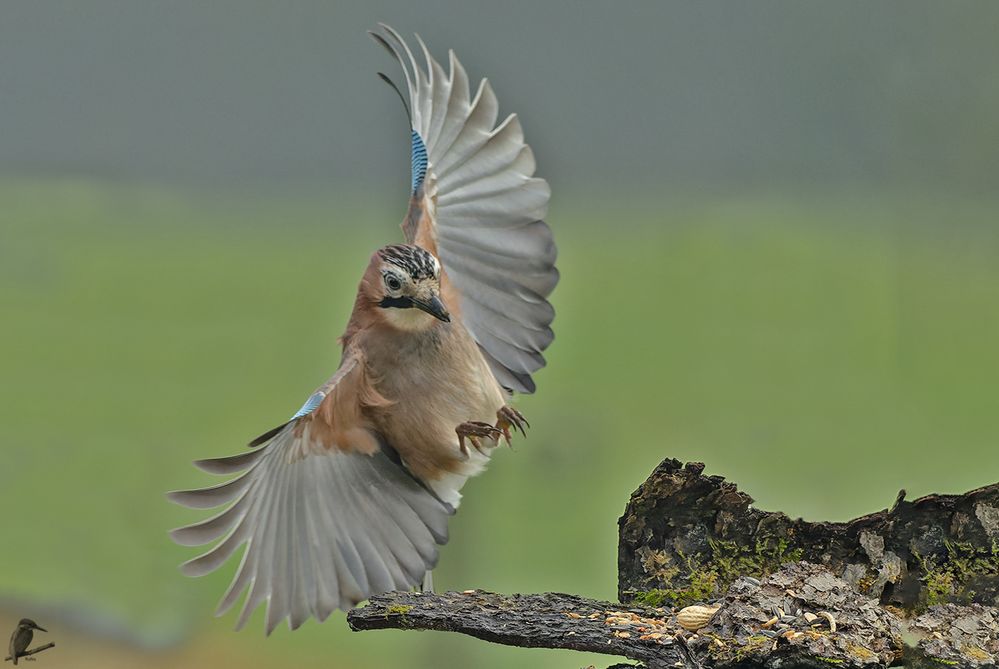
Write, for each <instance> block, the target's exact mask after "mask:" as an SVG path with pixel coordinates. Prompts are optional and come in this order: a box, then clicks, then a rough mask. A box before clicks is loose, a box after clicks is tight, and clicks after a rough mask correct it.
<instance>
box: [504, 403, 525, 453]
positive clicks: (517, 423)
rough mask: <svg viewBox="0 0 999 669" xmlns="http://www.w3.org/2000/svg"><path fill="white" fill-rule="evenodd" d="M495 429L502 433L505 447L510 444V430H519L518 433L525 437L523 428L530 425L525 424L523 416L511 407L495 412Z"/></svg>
mask: <svg viewBox="0 0 999 669" xmlns="http://www.w3.org/2000/svg"><path fill="white" fill-rule="evenodd" d="M496 419H497V420H496V427H497V428H499V429H500V430H501V431H502V433H503V438H504V439H506V443H507V445H509V444H510V428H511V427H512V428H514V429H516V430H520V433H521V434H522V435H524V436H525V437H526V436H527V431H526V430H525V429H524V428H525V427H531V424H530V423H528V422H527V419H526V418H524V414H522V413H520V412H519V411H517V410H516V409H514V408H513V407H511V406H505V407H503V408H502V409H500V410H499V411H497V412H496Z"/></svg>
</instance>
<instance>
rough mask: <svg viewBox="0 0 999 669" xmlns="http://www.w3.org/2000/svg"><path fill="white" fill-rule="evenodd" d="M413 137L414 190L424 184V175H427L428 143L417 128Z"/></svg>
mask: <svg viewBox="0 0 999 669" xmlns="http://www.w3.org/2000/svg"><path fill="white" fill-rule="evenodd" d="M412 137H413V156H412V158H413V192H414V193H416V190H417V189H418V188H419V187H420V186H421V185H422V184H423V179H424V177H426V176H427V145H426V144H424V143H423V138H422V137H420V135H419V133H418V132H416V131H415V130H414V131H413V133H412Z"/></svg>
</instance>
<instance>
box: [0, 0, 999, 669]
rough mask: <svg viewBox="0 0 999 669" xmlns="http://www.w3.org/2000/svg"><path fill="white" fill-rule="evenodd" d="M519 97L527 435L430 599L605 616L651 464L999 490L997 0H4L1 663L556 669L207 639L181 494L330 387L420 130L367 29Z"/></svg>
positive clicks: (499, 470) (354, 645) (882, 490)
mask: <svg viewBox="0 0 999 669" xmlns="http://www.w3.org/2000/svg"><path fill="white" fill-rule="evenodd" d="M378 21H386V22H388V23H390V24H391V25H393V26H394V27H395V28H397V29H398V30H399V31H400V32H401V33H403V34H404V35H407V36H408V35H410V34H412V33H413V32H419V33H420V34H421V35H422V37H423V38H424V39H425V40H426V42H427V44H428V45H429V47H430V50H431V51H432V52H433V53H434V54H435V55H436V56H437V57H438V58H439V59H445V58H446V55H447V49H448V48H453V49H454V50H455V51H456V52H457V54H458V55H459V57H460V59H461V61H462V62H463V63H464V65H465V66H466V68H467V70H468V72H469V75H470V78H471V79H472V80H473V81H477V80H478V78H480V77H482V76H488V77H489V78H490V80H491V81H492V83H493V85H494V88H495V90H496V93H497V95H498V97H499V101H500V107H501V113H503V112H513V111H516V112H517V113H518V114H519V115H520V117H521V120H522V123H523V127H524V130H525V133H526V137H527V140H528V142H529V143H530V144H531V145H532V147H533V148H534V152H535V154H536V157H537V159H538V166H539V167H538V170H539V172H538V173H539V175H541V176H544V177H545V178H547V179H548V180H549V181H550V183H551V185H552V190H553V201H552V208H551V211H550V215H549V218H548V222H549V223H550V225H551V226H552V229H553V230H554V232H555V237H556V240H557V242H558V244H559V249H560V255H559V269H560V270H561V272H562V282H561V284H560V285H559V287H558V289H557V290H556V291H555V294H554V296H553V303H554V305H555V307H556V311H557V314H558V315H557V318H556V321H555V324H554V329H555V331H556V336H557V338H556V340H555V342H554V343H553V345H552V347H551V348H550V349H549V351H548V353H547V354H546V355H547V357H548V360H549V366H548V367H547V368H546V369H545V370H543V371H541V372H540V373H539V374H538V375H537V377H536V379H537V382H538V387H539V391H538V393H537V394H536V395H533V396H530V397H522V398H519V399H518V407H519V408H520V409H521V410H523V411H524V413H525V414H526V415H527V416H528V418H529V419H530V421H531V424H532V426H533V427H532V430H531V431H530V435H529V438H528V439H527V440H526V441H517V442H515V444H514V446H515V447H514V449H513V450H512V452H509V451H507V450H506V449H502V450H501V451H500V452H498V453H497V454H496V457H494V458H493V463H492V464H491V465H490V469H489V471H488V472H486V473H485V474H484V475H483V476H481V477H478V478H476V479H474V480H472V481H470V482H469V484H468V485H467V486H466V488H465V491H464V492H465V493H466V494H465V499H464V502H463V504H462V507H461V510H460V512H459V513H458V514H457V515H456V516H455V518H454V519H453V521H452V524H451V536H452V540H451V542H450V543H449V544H448V545H447V546H445V547H444V548H443V549H442V552H441V561H440V564H439V567H438V568H437V570H436V571H435V582H436V584H437V586H438V588H440V589H458V590H463V589H467V588H476V587H480V588H485V589H492V590H496V591H502V592H532V591H544V590H556V591H566V592H574V593H578V594H582V595H586V596H591V597H597V598H604V599H613V598H614V597H615V596H616V580H615V579H616V520H617V517H618V516H619V515H620V513H621V511H622V510H623V507H624V504H625V502H626V501H627V499H628V496H629V494H630V493H631V491H632V490H634V489H635V488H636V487H637V486H638V485H639V483H640V482H641V481H642V480H643V479H644V478H645V477H646V476H647V475H648V473H649V472H650V471H651V470H652V469H653V468H654V467H655V466H656V465H657V464H658V463H659V462H660V461H661V460H662V459H663V458H665V457H677V458H680V459H682V460H699V461H704V462H706V463H707V471H708V472H709V473H711V474H720V475H724V476H726V477H728V478H729V479H731V480H734V481H736V482H738V483H739V484H740V486H741V488H742V489H744V490H746V491H747V492H749V493H750V494H751V495H753V496H754V497H755V498H756V499H757V502H758V505H759V506H760V507H761V508H766V509H781V510H784V511H786V512H787V513H789V514H791V515H794V516H797V515H801V516H804V517H806V518H810V519H834V520H835V519H847V518H850V517H853V516H857V515H861V514H863V513H868V512H871V511H874V510H877V509H880V508H884V507H885V506H887V505H888V504H890V503H891V502H892V501H893V500H894V498H895V494H896V491H897V490H898V489H900V488H906V489H907V490H909V493H910V497H916V496H918V495H921V494H927V493H930V492H962V491H965V490H967V489H970V488H974V487H977V486H980V485H984V484H987V483H992V482H994V481H996V480H997V479H999V455H997V453H999V394H997V393H996V379H997V378H999V347H997V342H999V308H997V307H999V263H997V262H996V258H997V257H999V198H997V193H999V190H997V188H999V74H997V73H999V41H997V39H996V36H997V35H999V4H997V3H995V2H992V1H991V0H990V1H987V2H984V1H983V2H938V1H922V0H905V1H897V2H894V1H893V2H869V1H867V0H865V1H859V0H858V1H845V0H840V1H838V2H811V1H803V0H785V1H780V2H778V1H772V0H766V1H759V0H758V1H754V2H738V3H737V2H716V1H708V0H690V1H682V2H681V1H674V0H671V1H664V0H654V1H653V0H648V1H635V2H617V3H598V2H590V1H585V2H526V1H517V2H503V3H499V2H495V3H473V2H458V1H451V2H445V1H443V0H434V1H430V2H421V3H414V2H403V1H402V0H392V1H389V0H376V1H372V2H367V3H354V4H349V5H348V4H345V3H332V2H318V1H315V2H309V1H299V2H280V3H279V2H261V1H259V0H244V1H241V2H235V1H231V0H225V1H212V2H193V1H186V0H185V1H173V2H148V1H147V2H136V1H125V0H103V1H101V0H94V1H81V0H72V1H69V0H66V1H62V2H59V1H54V0H35V1H33V2H28V1H25V2H19V1H16V0H0V449H2V453H3V456H4V460H3V467H2V468H0V508H2V509H3V510H4V512H3V514H2V516H0V517H2V520H0V533H2V536H3V537H4V539H3V541H2V542H0V638H5V637H3V636H2V635H4V634H7V633H8V630H10V629H12V627H13V624H14V622H15V621H16V620H17V619H18V618H20V617H22V616H28V617H33V618H34V619H35V620H36V621H37V622H39V623H40V624H41V625H42V626H43V627H46V628H47V629H49V630H50V632H49V634H48V635H47V636H46V635H42V634H39V640H40V642H44V641H49V640H51V641H55V642H56V643H57V646H56V647H55V648H54V649H52V650H50V651H47V652H46V653H45V654H44V655H40V656H38V658H39V662H38V666H39V667H41V666H42V665H43V664H44V665H45V666H46V667H48V666H51V667H54V668H57V667H74V669H79V668H81V667H82V668H88V667H101V668H102V669H107V668H109V667H111V668H114V667H134V666H139V665H141V666H145V667H154V668H155V667H164V668H165V667H175V666H186V667H216V666H225V667H229V666H240V667H242V668H243V669H256V668H257V667H260V668H264V667H276V666H290V665H292V664H294V666H296V667H299V668H304V669H309V668H311V667H316V668H319V667H322V669H333V668H338V667H356V666H361V667H398V666H407V667H428V668H429V667H438V666H474V667H483V668H487V669H488V668H496V669H499V668H500V667H510V666H532V667H542V668H551V669H555V668H560V669H561V668H563V667H573V666H584V665H586V664H590V663H594V664H595V665H596V666H607V665H608V664H610V663H611V661H610V660H609V659H600V658H595V657H590V656H582V655H572V654H571V653H558V652H546V651H527V650H522V649H508V648H502V647H499V646H493V645H489V644H486V643H484V642H480V641H476V640H473V639H468V638H463V637H458V636H457V635H446V634H414V633H409V632H378V633H364V634H352V633H350V632H349V631H348V630H347V627H346V625H345V623H344V621H343V617H342V615H340V614H337V615H334V616H332V617H331V619H330V620H328V621H327V622H326V623H325V624H323V625H318V624H316V623H314V622H309V623H307V624H306V625H305V626H304V627H303V628H302V629H300V630H298V631H296V632H294V633H291V632H289V631H288V630H287V629H285V628H280V629H278V630H277V631H276V632H275V633H274V634H273V635H272V636H271V637H270V638H264V636H263V634H262V628H263V623H262V620H261V616H260V614H259V613H258V614H257V615H256V616H255V617H254V618H253V620H252V621H251V623H250V625H249V629H247V630H245V631H243V632H241V633H239V634H235V633H233V632H232V631H231V628H232V626H233V624H234V618H235V616H234V615H232V614H230V615H227V616H226V617H224V618H223V619H221V620H217V619H214V618H213V617H212V610H213V607H214V604H215V602H216V601H217V598H218V597H220V596H221V594H222V592H223V591H224V589H225V587H226V585H227V582H228V579H229V577H230V576H231V574H232V570H233V568H234V567H233V565H229V566H227V567H225V568H223V569H221V570H220V571H219V572H218V573H215V574H212V575H210V576H208V577H205V578H203V579H198V580H192V579H186V578H184V577H182V576H181V575H180V574H179V572H178V570H177V568H176V567H177V565H178V564H179V563H180V562H181V561H183V560H185V559H188V558H190V557H192V556H193V555H194V554H195V553H194V551H192V550H191V549H188V548H183V547H179V546H176V545H173V544H171V543H170V541H169V540H168V538H167V534H166V532H167V530H168V529H169V528H171V527H176V526H179V525H182V524H187V523H189V522H192V521H193V520H195V519H199V518H200V517H201V515H202V514H197V513H192V512H189V511H186V510H183V509H179V508H176V507H172V506H170V505H168V504H167V503H166V501H165V499H164V492H165V491H166V490H169V489H177V488H190V487H196V486H198V485H201V484H211V483H215V482H216V481H215V479H211V478H209V477H207V476H205V475H203V474H199V473H197V472H196V471H195V470H194V469H193V468H192V467H191V466H190V461H191V460H193V459H195V458H203V457H210V456H221V455H226V454H231V453H236V452H239V450H240V449H241V448H243V447H244V444H245V443H246V442H247V441H248V440H249V439H251V438H253V437H254V436H256V435H257V434H259V433H260V432H262V431H263V430H265V429H267V428H269V427H271V426H273V425H275V424H278V423H279V422H281V421H283V420H284V419H286V417H287V416H288V415H290V414H291V413H292V412H294V411H295V410H296V409H297V408H298V407H299V406H300V405H301V403H302V402H303V401H304V399H305V398H306V397H307V396H308V395H309V393H310V392H311V391H312V389H313V388H315V387H316V386H317V385H318V384H320V383H322V382H323V381H324V380H325V379H326V378H327V377H328V376H329V374H330V373H331V372H332V371H333V370H334V369H335V367H336V364H337V361H338V358H339V354H338V350H337V346H336V343H335V339H336V336H337V335H339V334H340V332H341V331H342V328H343V326H344V323H345V322H346V320H347V315H348V313H349V310H350V307H351V303H352V300H353V296H354V291H355V286H356V285H357V281H358V278H359V276H360V273H361V271H362V270H363V267H364V265H365V263H366V260H367V258H368V257H369V256H370V254H371V252H372V250H373V249H374V248H377V247H378V246H380V245H382V244H385V243H388V242H393V241H397V240H399V239H400V235H399V232H398V228H397V225H398V222H399V221H400V220H401V218H402V215H403V212H404V209H405V206H406V202H407V195H408V193H407V188H408V184H409V174H408V171H409V132H408V128H407V124H406V122H405V118H404V115H403V111H402V107H401V105H400V104H399V101H398V100H397V99H396V97H395V94H394V93H393V92H392V91H391V90H390V89H389V88H388V87H387V86H385V85H384V84H383V83H381V82H380V81H379V80H378V78H377V77H376V75H375V73H376V72H377V71H378V70H383V71H385V72H386V73H388V74H389V75H391V76H393V77H395V78H397V79H398V78H399V77H398V75H399V73H398V71H397V70H396V69H395V66H394V64H393V61H392V60H391V59H390V58H389V57H388V55H387V54H386V53H384V52H383V51H382V50H381V49H380V48H379V47H377V46H376V45H375V44H374V43H373V42H372V41H371V40H370V39H369V38H368V37H367V35H366V31H367V30H368V29H369V28H372V27H373V26H374V25H375V24H376V22H378Z"/></svg>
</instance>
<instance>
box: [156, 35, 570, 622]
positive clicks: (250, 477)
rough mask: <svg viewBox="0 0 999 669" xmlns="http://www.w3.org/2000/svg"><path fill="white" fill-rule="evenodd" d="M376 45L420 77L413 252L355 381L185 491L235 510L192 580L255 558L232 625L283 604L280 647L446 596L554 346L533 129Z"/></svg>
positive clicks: (374, 265) (327, 386)
mask: <svg viewBox="0 0 999 669" xmlns="http://www.w3.org/2000/svg"><path fill="white" fill-rule="evenodd" d="M371 35H372V37H373V38H374V39H375V41H377V42H378V43H379V44H381V45H382V46H383V47H385V48H386V49H387V50H388V51H389V53H390V54H391V55H392V56H393V57H394V58H395V59H396V60H397V61H398V62H399V64H400V65H401V67H402V70H403V74H404V78H405V90H406V93H407V95H403V94H402V92H400V90H399V88H398V87H396V86H395V84H393V83H392V82H391V80H390V79H389V78H388V77H386V76H385V75H383V74H380V76H381V77H382V78H383V79H385V80H386V81H387V82H389V83H390V84H391V85H392V86H393V88H395V90H396V92H398V93H399V95H400V97H402V99H403V104H404V105H405V106H406V110H407V112H408V114H409V117H410V125H411V129H412V133H411V160H412V184H411V191H410V200H409V209H408V211H407V213H406V216H405V218H404V220H403V223H402V230H403V233H404V236H405V242H406V243H404V244H393V245H390V246H385V247H383V248H380V249H378V250H377V251H375V253H374V254H373V255H372V256H371V259H370V262H369V263H368V267H367V269H366V270H365V271H364V274H363V276H362V277H361V282H360V285H359V286H358V289H357V297H356V299H355V302H354V307H353V311H352V313H351V315H350V320H349V321H348V323H347V328H346V331H345V332H344V334H343V336H342V337H341V338H340V343H341V345H342V349H343V352H342V357H341V360H340V366H339V368H338V369H337V371H336V373H335V374H333V376H332V377H331V378H330V379H329V380H328V381H327V382H326V383H324V384H323V385H322V386H321V387H320V388H319V389H318V390H316V392H315V393H313V394H312V395H311V396H310V397H309V398H308V400H307V401H306V402H305V404H304V405H303V406H302V408H301V409H299V411H298V412H297V413H295V415H294V416H292V417H291V419H290V420H289V421H288V422H286V423H284V424H283V425H280V426H278V427H276V428H274V429H272V430H270V431H268V432H266V433H264V434H262V435H261V436H259V437H257V438H256V439H254V440H253V441H252V442H251V443H250V447H251V449H250V450H248V451H246V452H244V453H241V454H239V455H234V456H230V457H222V458H213V459H207V460H199V461H197V462H196V463H195V465H196V466H197V467H199V468H200V469H202V470H204V471H207V472H209V473H212V474H218V475H225V476H234V478H232V479H231V480H229V481H227V482H224V483H221V484H219V485H216V486H213V487H209V488H203V489H199V490H187V491H178V492H173V493H170V495H169V496H170V498H171V499H172V500H173V501H174V502H177V503H179V504H182V505H184V506H188V507H191V508H196V509H209V508H215V507H223V506H224V507H225V508H224V509H223V510H222V511H221V512H220V513H217V514H216V515H214V516H212V517H210V518H208V519H207V520H204V521H201V522H198V523H195V524H193V525H188V526H186V527H182V528H179V529H176V530H174V531H173V532H172V533H171V535H172V537H173V539H174V540H175V541H177V542H178V543H180V544H183V545H192V546H193V545H203V544H210V543H213V542H217V543H215V545H214V546H213V547H212V548H211V549H210V550H208V551H207V552H206V553H204V554H203V555H200V556H199V557H196V558H194V559H192V560H189V561H188V562H186V563H184V564H183V565H182V567H181V568H182V570H183V572H184V573H186V574H188V575H190V576H201V575H204V574H207V573H209V572H211V571H214V570H215V569H217V568H218V567H220V566H221V565H222V564H223V563H224V562H226V561H227V560H228V559H229V558H230V557H231V556H232V555H233V553H235V552H236V551H237V550H238V549H239V548H240V547H241V546H243V545H245V546H246V548H245V550H244V551H243V555H242V559H241V560H240V563H239V566H238V567H237V569H236V574H235V576H234V578H233V580H232V583H231V584H230V586H229V588H228V590H227V591H226V593H225V594H224V595H223V597H222V601H221V602H220V603H219V606H218V610H217V614H218V615H222V614H223V613H225V612H226V611H228V610H229V609H230V608H231V607H232V606H233V605H234V604H235V603H236V601H237V600H238V599H239V597H240V595H241V594H242V593H243V592H244V591H246V593H247V594H246V597H245V600H244V603H243V606H242V611H241V614H240V616H239V620H238V623H237V629H239V628H241V627H242V626H243V625H244V624H245V623H246V620H247V619H248V617H249V616H250V614H251V613H252V612H253V611H254V610H255V609H256V608H257V607H258V606H259V605H260V604H262V603H264V602H266V604H267V614H266V629H267V633H268V634H270V632H271V631H272V630H273V629H274V628H275V627H276V626H277V625H278V624H279V623H280V622H281V621H282V620H285V619H288V621H289V626H290V627H291V629H296V628H297V627H299V626H300V625H301V624H302V623H303V622H305V621H306V620H307V619H308V618H309V617H310V616H314V617H316V618H317V619H318V620H320V621H322V620H325V619H326V617H327V616H329V615H330V613H331V612H332V611H333V610H335V609H337V608H339V609H344V610H346V609H348V608H350V607H352V606H355V605H356V604H357V603H358V602H361V601H363V600H365V599H368V598H369V597H370V596H371V595H372V594H377V593H381V592H387V591H390V590H405V589H410V588H413V587H416V586H417V585H419V584H421V582H423V583H426V578H427V577H428V575H429V571H430V570H431V569H432V568H433V567H434V565H435V564H436V563H437V557H438V545H442V544H444V543H445V542H446V541H447V538H448V532H447V520H448V517H449V516H451V515H452V514H453V513H454V511H455V509H456V508H457V507H458V504H459V502H460V499H461V494H460V490H461V488H462V485H463V484H464V483H465V481H466V480H467V479H468V478H469V477H470V476H474V475H475V474H478V473H479V472H481V471H482V469H483V468H484V467H485V465H486V463H487V462H488V460H489V456H490V452H491V449H492V448H493V447H495V446H497V445H498V444H499V443H501V440H503V441H506V442H509V440H510V436H511V433H512V432H514V431H516V430H520V431H521V433H524V428H525V427H526V426H527V421H526V420H525V419H524V417H523V416H522V415H521V414H520V412H519V411H517V410H516V409H514V408H513V407H512V406H510V401H511V396H512V394H513V392H521V393H531V392H534V389H535V385H534V381H533V380H532V378H531V375H532V374H533V373H534V372H536V371H537V370H538V369H540V368H541V367H543V366H544V364H545V360H544V358H543V357H542V352H543V351H544V350H545V348H547V346H548V345H549V344H550V343H551V341H552V338H553V334H552V330H551V327H550V326H551V322H552V320H553V318H554V315H555V313H554V310H553V309H552V306H551V304H549V302H548V299H547V298H548V296H549V295H550V294H551V292H552V290H553V289H554V288H555V284H556V283H557V282H558V278H559V275H558V271H557V270H556V269H555V256H556V250H555V244H554V242H553V240H552V234H551V230H550V229H549V228H548V226H547V225H546V224H545V223H544V221H543V219H544V217H545V214H546V211H547V208H548V200H549V197H550V190H549V188H548V184H547V183H546V182H545V181H544V180H543V179H540V178H537V177H535V176H534V169H535V161H534V154H533V153H532V151H531V149H530V147H529V146H528V145H527V144H525V142H524V135H523V131H522V130H521V126H520V122H519V121H518V119H517V117H516V116H515V115H510V116H508V117H506V119H505V120H503V121H502V122H500V123H498V124H497V119H498V104H497V100H496V96H495V94H494V93H493V90H492V87H491V86H490V85H489V82H488V81H487V80H482V81H481V82H480V83H479V85H478V87H477V88H476V89H475V92H474V95H473V94H472V89H471V88H470V87H469V80H468V75H467V74H466V73H465V69H464V68H463V67H462V65H461V63H459V62H458V59H457V58H456V57H455V55H454V53H453V52H451V53H449V58H448V69H447V71H445V70H444V68H443V67H442V66H441V64H440V63H438V62H437V61H436V60H435V59H434V58H433V57H432V56H431V55H430V53H429V51H428V50H427V47H426V46H425V45H424V43H423V41H422V40H421V39H420V38H419V36H417V43H418V46H419V51H418V52H417V53H419V54H420V56H421V57H422V60H423V61H424V63H423V64H421V63H420V60H419V59H418V58H417V56H416V55H414V51H413V50H412V49H411V48H410V46H409V45H408V44H407V43H406V42H405V41H404V40H403V39H402V37H400V35H399V34H398V33H397V32H396V31H395V30H393V29H392V28H390V27H388V26H386V25H380V26H379V29H378V30H377V31H374V32H372V33H371ZM407 100H408V102H407Z"/></svg>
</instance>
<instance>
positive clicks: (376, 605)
mask: <svg viewBox="0 0 999 669" xmlns="http://www.w3.org/2000/svg"><path fill="white" fill-rule="evenodd" d="M662 615H663V613H662V612H661V611H660V612H656V611H654V610H648V609H644V608H641V607H639V608H627V607H621V606H620V605H618V604H612V603H610V602H602V601H597V600H593V599H586V598H584V597H578V596H576V595H563V594H558V593H545V594H540V595H498V594H495V593H492V592H485V591H483V590H470V591H466V592H445V593H440V594H437V593H420V592H389V593H385V594H383V595H376V596H375V597H372V598H371V601H370V602H369V603H368V605H367V606H365V607H364V608H361V609H353V610H352V611H350V612H349V613H348V614H347V622H348V624H349V625H350V628H351V629H352V630H354V631H362V630H375V629H391V628H396V629H420V630H437V631H442V632H459V633H461V634H467V635H469V636H473V637H476V638H478V639H483V640H485V641H492V642H494V643H500V644H504V645H507V646H521V647H526V648H566V649H570V650H579V651H587V652H591V653H603V654H606V655H618V656H624V657H627V658H630V659H632V660H639V661H641V662H644V663H645V664H646V665H647V666H649V667H659V666H663V667H666V666H669V667H674V666H681V667H689V668H690V669H695V668H696V667H699V666H700V665H699V663H698V662H697V661H696V660H694V659H693V657H692V656H691V654H690V652H689V651H688V649H687V647H686V644H685V642H684V641H683V640H682V639H676V638H674V636H673V634H667V633H665V631H666V630H667V629H668V627H667V623H666V621H665V620H664V619H663V618H662ZM641 618H645V619H646V620H647V621H648V622H647V623H645V624H640V623H638V622H636V620H637V619H641ZM626 620H627V622H626ZM609 621H611V622H613V623H614V624H608V623H609ZM632 623H634V624H632ZM643 628H644V629H646V630H648V631H646V632H644V633H643V632H641V631H640V629H643ZM656 630H660V631H659V632H658V635H657V632H656ZM673 631H674V632H675V626H674V627H673ZM644 635H652V636H655V638H652V636H650V637H648V638H644V639H643V638H642V637H643V636H644Z"/></svg>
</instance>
